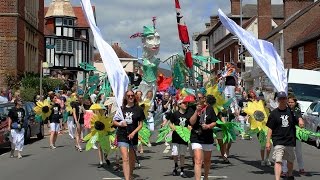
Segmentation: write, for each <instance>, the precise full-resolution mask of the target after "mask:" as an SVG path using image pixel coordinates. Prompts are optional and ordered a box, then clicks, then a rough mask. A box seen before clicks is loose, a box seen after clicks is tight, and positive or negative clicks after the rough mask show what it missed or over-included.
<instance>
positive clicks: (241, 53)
mask: <svg viewBox="0 0 320 180" xmlns="http://www.w3.org/2000/svg"><path fill="white" fill-rule="evenodd" d="M242 24H243V22H242V0H240V26H241V27H242ZM240 43H241V42H240ZM239 54H240V57H239V58H240V65H241V66H240V73H241V85H242V86H243V87H244V84H243V45H242V43H241V44H240V53H239Z"/></svg>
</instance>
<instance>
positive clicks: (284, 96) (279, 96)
mask: <svg viewBox="0 0 320 180" xmlns="http://www.w3.org/2000/svg"><path fill="white" fill-rule="evenodd" d="M277 97H278V98H286V97H287V93H285V92H283V91H281V92H278V94H277Z"/></svg>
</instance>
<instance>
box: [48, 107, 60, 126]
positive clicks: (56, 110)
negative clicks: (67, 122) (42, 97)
mask: <svg viewBox="0 0 320 180" xmlns="http://www.w3.org/2000/svg"><path fill="white" fill-rule="evenodd" d="M60 110H61V107H60V105H59V104H58V103H55V104H54V105H53V106H52V107H51V115H50V117H49V121H50V123H60V119H61V118H62V115H61V112H60Z"/></svg>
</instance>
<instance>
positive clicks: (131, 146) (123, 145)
mask: <svg viewBox="0 0 320 180" xmlns="http://www.w3.org/2000/svg"><path fill="white" fill-rule="evenodd" d="M117 146H118V147H119V148H120V147H126V148H129V147H130V148H133V149H136V147H137V145H131V144H129V143H126V142H118V144H117Z"/></svg>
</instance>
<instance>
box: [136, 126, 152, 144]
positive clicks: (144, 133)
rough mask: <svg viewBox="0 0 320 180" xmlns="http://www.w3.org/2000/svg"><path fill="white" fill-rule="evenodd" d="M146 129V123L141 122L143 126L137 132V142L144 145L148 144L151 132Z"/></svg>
mask: <svg viewBox="0 0 320 180" xmlns="http://www.w3.org/2000/svg"><path fill="white" fill-rule="evenodd" d="M147 127H148V125H147V123H145V122H143V126H142V128H141V129H140V131H139V132H138V138H139V141H140V142H141V143H142V144H144V145H148V144H149V138H150V136H151V131H150V130H149V129H148V128H147Z"/></svg>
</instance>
